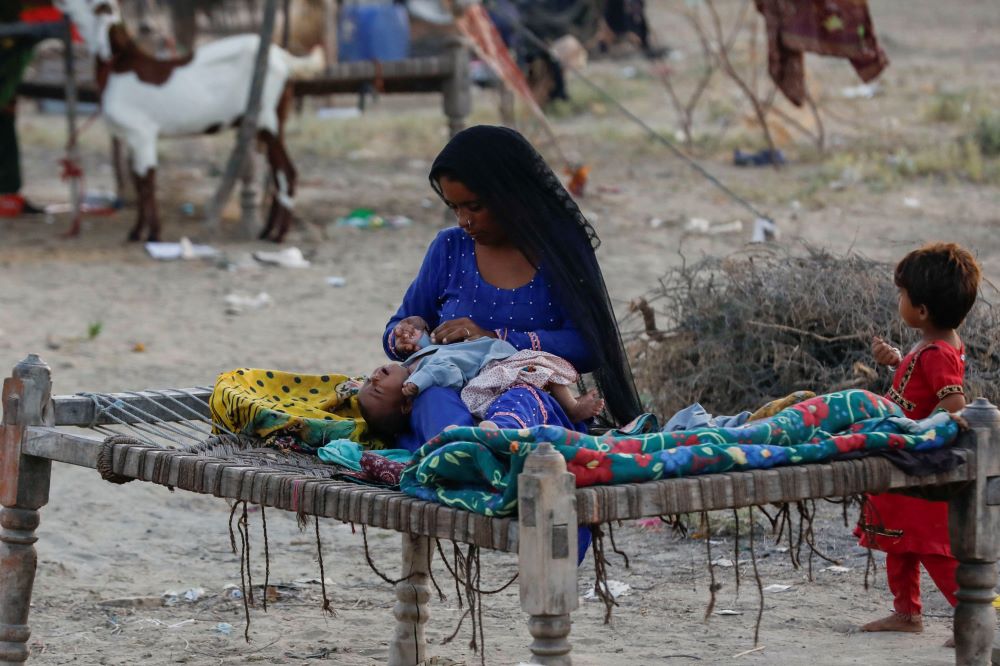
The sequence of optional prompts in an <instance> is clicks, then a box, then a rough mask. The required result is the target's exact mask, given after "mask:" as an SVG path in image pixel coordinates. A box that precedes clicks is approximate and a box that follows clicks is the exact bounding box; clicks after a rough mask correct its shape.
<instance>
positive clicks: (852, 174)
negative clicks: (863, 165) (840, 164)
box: [830, 167, 861, 190]
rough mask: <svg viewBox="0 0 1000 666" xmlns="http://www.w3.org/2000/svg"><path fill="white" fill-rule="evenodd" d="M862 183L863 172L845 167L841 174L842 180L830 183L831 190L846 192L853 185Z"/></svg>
mask: <svg viewBox="0 0 1000 666" xmlns="http://www.w3.org/2000/svg"><path fill="white" fill-rule="evenodd" d="M860 182H861V172H860V171H858V170H857V169H855V168H854V167H844V170H843V171H841V172H840V178H838V179H837V180H834V181H831V182H830V189H831V190H845V189H847V188H848V187H850V186H851V185H857V184H858V183H860Z"/></svg>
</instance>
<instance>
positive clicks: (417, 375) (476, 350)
mask: <svg viewBox="0 0 1000 666" xmlns="http://www.w3.org/2000/svg"><path fill="white" fill-rule="evenodd" d="M430 342H431V340H430V337H428V336H427V334H426V333H425V334H424V335H423V336H422V337H421V338H420V345H421V347H422V348H421V349H420V350H418V351H416V352H415V353H414V354H413V355H412V356H410V358H408V359H406V361H404V362H403V367H405V368H415V370H414V371H413V374H411V375H410V378H409V379H408V380H407V381H409V382H412V383H413V384H416V385H417V389H418V390H419V391H420V392H421V393H423V391H424V389H426V388H428V387H430V386H441V387H444V388H453V389H461V388H463V387H464V386H465V385H466V384H467V383H468V382H469V380H470V379H472V378H473V377H475V376H476V375H478V374H479V371H480V370H482V369H483V366H485V365H486V364H487V363H489V362H490V361H500V360H503V359H505V358H508V357H510V356H513V355H514V354H516V353H517V349H515V348H514V346H513V345H512V344H510V343H509V342H504V341H503V340H498V339H497V338H490V337H482V338H476V339H475V340H466V341H464V342H455V343H453V344H450V345H432V344H430Z"/></svg>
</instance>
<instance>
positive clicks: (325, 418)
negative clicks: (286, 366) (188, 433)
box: [209, 368, 384, 453]
mask: <svg viewBox="0 0 1000 666" xmlns="http://www.w3.org/2000/svg"><path fill="white" fill-rule="evenodd" d="M361 384H362V379H361V378H357V377H354V378H352V377H348V376H347V375H337V374H329V375H306V374H301V373H292V372H281V371H278V370H256V369H252V368H240V369H238V370H233V371H231V372H225V373H223V374H221V375H219V378H218V379H217V380H216V382H215V389H214V390H213V391H212V397H211V400H210V402H209V404H210V407H211V410H212V420H213V421H214V422H215V423H216V424H218V425H219V426H222V427H224V429H227V430H228V431H232V432H238V433H241V434H244V435H250V436H254V437H259V438H260V439H267V438H269V437H272V436H288V437H291V438H292V439H293V443H292V445H293V446H294V447H295V448H297V450H299V451H301V452H303V453H315V452H316V449H318V448H320V447H322V446H323V445H324V444H326V443H327V442H330V441H332V440H336V439H349V440H351V441H354V442H359V443H361V444H364V445H365V446H366V447H367V448H371V449H381V448H384V447H383V445H382V443H381V442H379V441H378V440H376V439H373V438H372V437H371V436H370V435H369V434H368V428H367V426H366V425H365V422H364V419H362V418H361V411H360V409H359V408H358V399H357V393H358V390H359V389H360V388H361Z"/></svg>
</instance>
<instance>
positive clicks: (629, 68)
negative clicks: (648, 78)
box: [622, 65, 639, 79]
mask: <svg viewBox="0 0 1000 666" xmlns="http://www.w3.org/2000/svg"><path fill="white" fill-rule="evenodd" d="M638 76H639V69H638V68H637V67H635V66H634V65H626V66H624V67H622V78H623V79H634V78H637V77H638Z"/></svg>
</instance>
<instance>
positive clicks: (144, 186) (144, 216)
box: [122, 128, 160, 241]
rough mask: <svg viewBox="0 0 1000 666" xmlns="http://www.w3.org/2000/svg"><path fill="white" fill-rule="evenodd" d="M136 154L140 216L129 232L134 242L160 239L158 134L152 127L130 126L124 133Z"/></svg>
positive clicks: (135, 172)
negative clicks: (144, 232)
mask: <svg viewBox="0 0 1000 666" xmlns="http://www.w3.org/2000/svg"><path fill="white" fill-rule="evenodd" d="M122 135H123V136H124V138H125V142H126V143H127V144H128V147H129V150H130V152H131V154H132V155H131V157H132V160H131V162H132V179H133V182H135V194H136V199H137V201H136V205H137V207H138V209H139V219H138V220H137V221H136V224H135V227H133V228H132V231H130V232H129V235H128V239H129V240H130V241H139V240H142V232H143V229H146V230H147V235H146V240H150V241H158V240H159V239H160V219H159V217H158V215H157V210H156V133H155V132H151V131H149V130H137V129H134V128H128V129H126V131H124V132H123V134H122Z"/></svg>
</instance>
